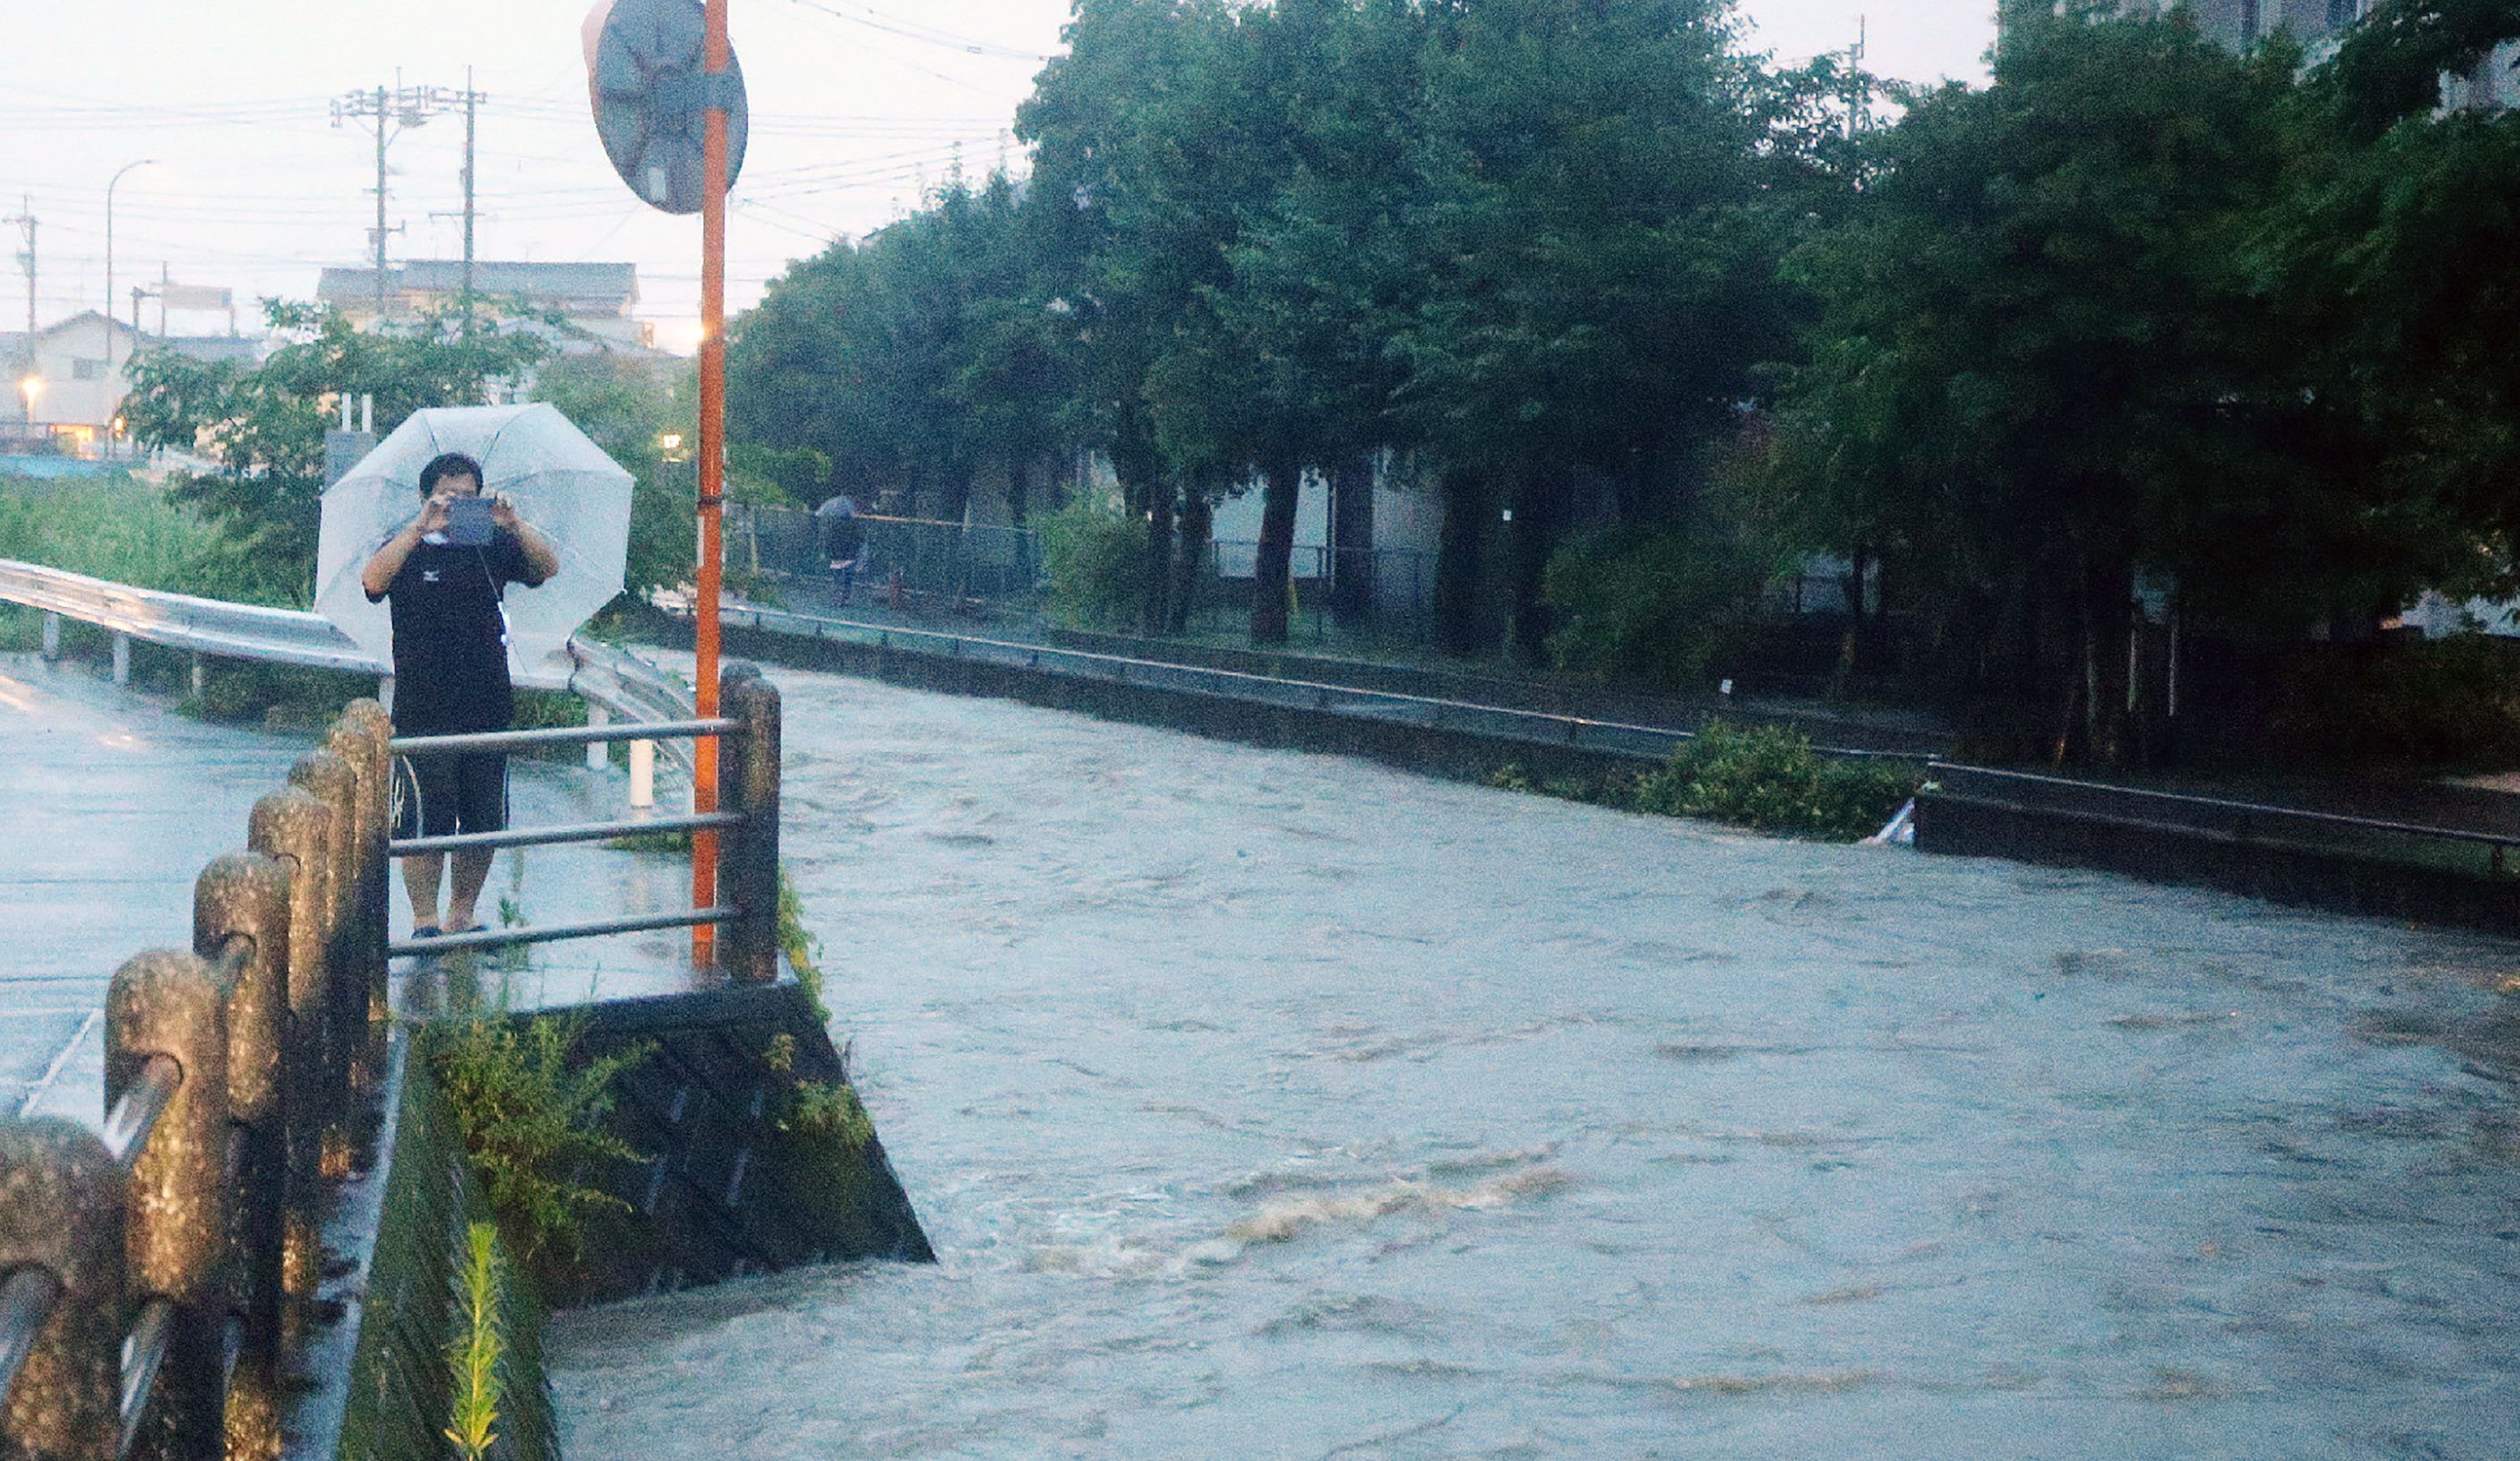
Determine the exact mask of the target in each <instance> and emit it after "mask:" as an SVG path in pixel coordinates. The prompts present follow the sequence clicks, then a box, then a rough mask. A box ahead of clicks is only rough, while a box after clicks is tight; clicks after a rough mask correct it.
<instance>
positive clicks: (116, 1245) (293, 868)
mask: <svg viewBox="0 0 2520 1461" xmlns="http://www.w3.org/2000/svg"><path fill="white" fill-rule="evenodd" d="M388 734H389V728H388V726H387V724H386V721H385V714H384V708H383V707H382V705H379V704H377V703H376V702H375V701H372V700H363V701H357V702H354V703H353V704H352V705H351V706H350V707H349V708H348V709H347V710H345V711H344V712H343V713H342V715H341V717H340V718H339V719H338V720H337V721H336V722H335V723H334V724H333V726H332V728H331V730H330V731H328V732H327V734H326V736H325V739H324V743H323V746H322V748H321V749H318V750H315V751H312V752H309V753H308V754H307V755H306V756H304V757H302V758H300V759H299V761H298V762H297V764H296V765H295V766H294V767H293V768H292V770H291V772H290V775H289V782H288V784H287V785H286V786H285V787H283V788H282V789H280V790H277V791H275V792H273V793H271V794H270V795H267V796H265V797H263V798H262V799H261V800H259V801H257V802H256V803H255V804H254V807H253V811H252V815H251V818H250V819H249V822H248V827H247V829H246V839H245V840H246V846H247V849H248V850H247V851H244V852H240V853H231V854H228V855H226V856H223V857H220V858H217V859H215V860H213V861H212V862H211V863H209V865H208V866H207V867H205V868H203V871H202V874H201V876H200V878H199V879H198V881H197V882H196V883H195V886H194V917H193V947H192V948H191V949H189V950H158V951H154V952H146V953H142V954H140V955H138V956H136V957H134V958H132V959H131V960H130V961H129V962H127V963H125V964H124V965H123V966H122V967H121V969H120V970H118V971H117V972H116V973H115V974H114V976H113V980H112V985H111V987H110V989H109V991H108V994H107V996H106V1025H105V1031H106V1034H105V1085H106V1088H105V1095H106V1099H107V1102H108V1105H109V1115H108V1116H107V1119H106V1123H105V1128H104V1129H103V1131H102V1132H91V1131H89V1130H87V1129H84V1128H82V1127H80V1126H78V1125H77V1124H76V1123H72V1122H67V1121H60V1120H54V1119H48V1118H38V1119H33V1120H19V1121H13V1122H6V1123H0V1273H6V1274H7V1279H6V1281H5V1284H0V1389H5V1392H6V1395H7V1403H6V1406H5V1408H0V1453H5V1454H9V1455H23V1456H34V1457H46V1458H52V1457H65V1458H67V1457H77V1458H112V1457H119V1456H121V1455H124V1454H126V1453H129V1452H131V1451H133V1450H134V1449H135V1448H139V1449H145V1450H146V1451H147V1452H148V1453H149V1454H152V1455H158V1456H168V1457H182V1458H195V1457H202V1458H206V1457H212V1456H218V1455H221V1454H222V1453H223V1452H224V1454H225V1455H227V1456H230V1457H236V1458H249V1461H265V1458H269V1457H273V1456H277V1455H278V1454H279V1452H280V1446H281V1415H282V1408H283V1402H284V1399H285V1396H286V1395H287V1393H288V1370H289V1365H290V1356H291V1354H292V1352H293V1350H294V1349H295V1348H296V1347H297V1346H298V1345H299V1344H300V1343H302V1340H303V1337H304V1336H305V1334H306V1332H307V1330H308V1328H309V1326H310V1325H312V1324H314V1323H317V1322H319V1318H320V1316H319V1312H318V1309H317V1306H316V1304H315V1300H316V1290H317V1286H318V1283H319V1281H320V1279H321V1277H322V1274H323V1259H324V1255H323V1253H322V1249H321V1240H320V1234H321V1226H320V1211H319V1210H320V1207H321V1204H322V1200H323V1192H324V1190H325V1188H324V1183H325V1182H326V1180H327V1179H328V1178H332V1177H338V1176H341V1175H345V1174H346V1173H347V1172H348V1171H349V1168H350V1166H351V1154H352V1152H353V1151H354V1150H355V1149H356V1147H357V1146H358V1145H359V1144H360V1143H361V1142H362V1141H363V1140H365V1139H366V1135H367V1133H366V1131H365V1129H364V1126H365V1124H364V1121H363V1119H362V1118H361V1117H360V1116H359V1115H357V1114H355V1113H358V1112H360V1111H363V1110H364V1109H365V1103H364V1102H362V1101H359V1100H355V1099H353V1096H354V1095H355V1094H359V1093H365V1092H372V1091H373V1090H374V1088H375V1087H376V1085H377V1083H378V1081H379V1079H380V1077H379V1072H380V1069H381V1061H380V1059H379V1055H380V1051H381V1041H380V1040H379V1037H380V1036H381V1035H382V1028H383V1027H382V1022H381V1020H380V1018H379V1017H380V1016H381V1015H382V1010H383V1008H384V997H383V993H384V992H383V978H384V948H385V945H384V939H383V937H382V934H383V912H384V908H385V892H386V889H385V859H384V847H385V841H384V832H385V825H384V816H385V810H384V809H385V797H386V791H387V784H386V775H387V773H386V750H385V748H386V744H387V737H388ZM144 1441H145V1444H143V1442H144Z"/></svg>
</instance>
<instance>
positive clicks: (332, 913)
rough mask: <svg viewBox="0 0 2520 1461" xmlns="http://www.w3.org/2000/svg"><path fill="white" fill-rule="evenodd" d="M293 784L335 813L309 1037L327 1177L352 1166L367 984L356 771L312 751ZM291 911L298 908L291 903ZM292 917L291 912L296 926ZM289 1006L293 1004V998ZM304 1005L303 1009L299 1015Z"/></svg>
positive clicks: (329, 827)
mask: <svg viewBox="0 0 2520 1461" xmlns="http://www.w3.org/2000/svg"><path fill="white" fill-rule="evenodd" d="M289 781H290V784H291V785H293V786H299V787H303V788H305V790H306V791H307V792H309V793H310V794H312V795H313V796H314V798H315V799H316V800H317V801H319V802H322V803H323V804H324V807H325V810H326V811H328V812H329V813H331V816H330V817H328V818H327V819H326V820H325V839H324V859H323V874H322V878H321V880H320V881H321V883H322V887H323V894H324V897H323V904H322V910H321V913H320V917H321V920H322V922H321V927H322V930H323V948H324V995H323V1003H322V1004H321V1005H320V1006H319V1007H318V1009H317V1010H316V1011H315V1013H314V1020H315V1025H316V1029H317V1031H318V1032H320V1033H319V1034H318V1035H317V1036H316V1037H315V1039H314V1040H313V1041H312V1042H311V1045H312V1048H314V1049H317V1050H321V1051H322V1052H323V1058H322V1060H321V1061H320V1062H319V1063H318V1065H317V1067H316V1070H317V1075H316V1081H317V1085H316V1088H315V1092H314V1101H315V1103H314V1105H313V1106H312V1107H311V1108H309V1109H310V1110H311V1111H312V1112H313V1113H315V1114H316V1115H317V1116H318V1117H319V1118H320V1119H321V1120H322V1122H323V1163H322V1167H321V1172H322V1173H323V1175H325V1176H327V1177H336V1178H337V1177H344V1176H347V1175H349V1174H350V1135H349V1124H348V1123H347V1122H346V1121H345V1120H344V1119H343V1117H344V1115H345V1113H344V1111H343V1109H342V1108H343V1106H344V1105H345V1104H346V1102H345V1097H346V1096H347V1094H348V1090H349V1074H350V1051H351V1048H352V1046H353V1044H354V1041H355V1039H356V1032H357V1026H356V1025H354V1024H353V1023H352V1018H353V1015H352V1012H353V1011H355V1012H356V1018H357V1020H358V1021H359V1022H360V1023H364V1022H365V1020H366V1016H367V1007H368V998H367V990H366V989H365V988H363V987H362V986H361V985H360V982H359V979H358V963H357V951H356V950H355V949H354V948H353V947H352V944H353V938H352V934H353V932H354V931H353V929H352V926H351V925H352V923H353V919H352V917H351V909H352V908H353V906H354V905H355V903H356V901H357V898H358V848H359V835H360V825H359V776H358V773H356V772H354V771H352V770H351V769H350V764H349V763H348V762H346V761H344V760H342V759H341V758H340V757H338V756H337V755H335V754H333V753H332V752H331V751H323V750H317V751H309V752H307V753H306V754H305V755H303V756H300V757H298V758H297V764H296V765H294V766H293V767H291V768H290V769H289ZM292 911H294V910H292ZM295 926H296V924H295V920H294V919H292V920H291V927H292V928H293V929H294V928H295ZM292 1007H293V1008H294V1004H293V1006H292ZM302 1014H303V1012H302V1011H301V1017H302Z"/></svg>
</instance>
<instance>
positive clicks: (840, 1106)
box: [781, 1081, 875, 1157]
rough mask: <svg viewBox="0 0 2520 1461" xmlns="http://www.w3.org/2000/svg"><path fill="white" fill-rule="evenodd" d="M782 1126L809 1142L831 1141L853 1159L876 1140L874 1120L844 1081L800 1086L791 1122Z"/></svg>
mask: <svg viewBox="0 0 2520 1461" xmlns="http://www.w3.org/2000/svg"><path fill="white" fill-rule="evenodd" d="M781 1125H782V1126H783V1128H784V1129H787V1130H788V1131H792V1132H794V1133H795V1134H796V1135H798V1136H802V1137H804V1138H806V1139H808V1140H812V1141H828V1142H830V1143H831V1144H832V1146H833V1147H835V1148H837V1149H838V1150H839V1151H840V1152H842V1153H844V1154H846V1155H847V1156H850V1157H856V1156H858V1155H859V1154H860V1153H862V1152H864V1151H865V1150H866V1147H867V1143H868V1142H870V1141H873V1140H874V1139H875V1118H873V1117H871V1116H869V1115H867V1109H866V1106H865V1105H864V1103H862V1102H860V1101H859V1100H858V1093H857V1092H856V1091H854V1090H852V1089H850V1088H849V1086H848V1083H846V1082H844V1081H834V1082H832V1083H831V1084H830V1085H824V1084H822V1083H820V1082H815V1081H800V1082H798V1083H797V1084H796V1092H795V1099H794V1102H793V1103H792V1104H791V1105H790V1106H789V1107H788V1108H787V1121H785V1122H784V1123H782V1124H781Z"/></svg>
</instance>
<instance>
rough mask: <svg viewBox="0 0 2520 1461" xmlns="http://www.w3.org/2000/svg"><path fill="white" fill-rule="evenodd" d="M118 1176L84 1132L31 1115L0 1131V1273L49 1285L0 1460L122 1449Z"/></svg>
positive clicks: (123, 1318) (3, 1417)
mask: <svg viewBox="0 0 2520 1461" xmlns="http://www.w3.org/2000/svg"><path fill="white" fill-rule="evenodd" d="M122 1220H123V1182H122V1170H121V1168H120V1167H119V1166H118V1165H117V1164H116V1163H115V1162H114V1160H113V1158H112V1156H110V1155H109V1154H108V1153H107V1152H106V1149H105V1143H103V1142H102V1141H99V1140H98V1139H97V1138H96V1135H95V1133H93V1132H91V1131H89V1130H87V1129H85V1128H82V1127H80V1126H78V1125H76V1124H75V1123H72V1122H67V1121H57V1120H54V1119H52V1118H50V1117H39V1118H36V1119H35V1120H32V1121H20V1122H10V1123H8V1124H6V1125H0V1268H6V1269H8V1270H10V1271H13V1272H14V1271H16V1270H19V1269H22V1268H32V1269H37V1270H40V1271H41V1272H43V1273H44V1274H45V1275H46V1276H48V1277H50V1278H51V1279H52V1281H53V1282H54V1284H56V1285H58V1287H59V1296H58V1297H57V1298H55V1299H54V1301H53V1305H52V1308H51V1309H50V1311H49V1312H48V1313H47V1315H46V1317H45V1319H44V1322H43V1325H42V1327H41V1328H39V1329H37V1330H36V1331H35V1337H34V1342H33V1344H32V1345H31V1346H30V1347H29V1348H28V1350H27V1351H26V1359H25V1362H24V1363H23V1364H21V1365H20V1366H19V1367H18V1379H17V1383H16V1384H14V1385H12V1386H11V1387H10V1389H9V1395H8V1402H7V1408H6V1409H5V1410H0V1452H5V1453H6V1454H8V1455H11V1456H26V1457H43V1458H46V1461H54V1458H59V1461H114V1457H115V1454H116V1453H117V1452H118V1451H120V1450H121V1448H122V1336H123V1334H124V1333H125V1332H126V1331H127V1330H128V1329H129V1328H130V1326H131V1305H130V1301H129V1299H128V1297H127V1296H126V1294H125V1292H124V1288H123V1250H122Z"/></svg>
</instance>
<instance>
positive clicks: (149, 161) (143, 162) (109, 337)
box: [105, 157, 158, 456]
mask: <svg viewBox="0 0 2520 1461" xmlns="http://www.w3.org/2000/svg"><path fill="white" fill-rule="evenodd" d="M157 162H158V159H157V158H155V157H143V158H141V159H140V160H139V161H137V162H125V163H123V164H122V169H121V171H120V172H116V173H115V174H114V175H113V181H112V182H110V183H107V184H106V185H105V388H106V389H107V390H109V391H111V390H112V389H113V190H114V188H115V187H116V186H117V185H118V184H120V183H121V181H122V174H123V173H125V172H129V171H131V169H133V168H135V167H152V166H155V165H157ZM106 455H107V456H112V455H113V443H112V438H111V437H109V438H107V441H106Z"/></svg>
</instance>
